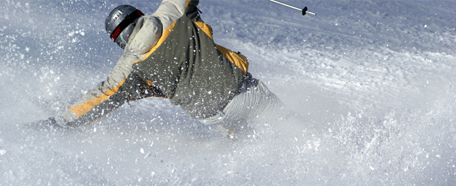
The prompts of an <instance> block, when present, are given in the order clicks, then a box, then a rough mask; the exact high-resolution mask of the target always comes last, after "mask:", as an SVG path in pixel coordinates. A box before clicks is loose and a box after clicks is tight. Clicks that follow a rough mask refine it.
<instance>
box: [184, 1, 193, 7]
mask: <svg viewBox="0 0 456 186" xmlns="http://www.w3.org/2000/svg"><path fill="white" fill-rule="evenodd" d="M190 1H192V0H187V4H186V5H185V9H187V8H188V4H190Z"/></svg>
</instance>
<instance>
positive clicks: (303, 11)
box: [302, 6, 307, 16]
mask: <svg viewBox="0 0 456 186" xmlns="http://www.w3.org/2000/svg"><path fill="white" fill-rule="evenodd" d="M306 13H307V6H306V7H304V8H303V9H302V16H305V15H306Z"/></svg>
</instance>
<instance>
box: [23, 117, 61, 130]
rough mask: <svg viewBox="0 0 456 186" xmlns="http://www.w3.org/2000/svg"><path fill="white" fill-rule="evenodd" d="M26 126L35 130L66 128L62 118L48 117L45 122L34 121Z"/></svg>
mask: <svg viewBox="0 0 456 186" xmlns="http://www.w3.org/2000/svg"><path fill="white" fill-rule="evenodd" d="M28 125H30V127H33V128H37V129H58V128H67V126H68V122H66V121H65V119H63V118H62V117H55V118H54V117H50V118H49V119H47V120H40V121H35V122H32V123H30V124H28Z"/></svg>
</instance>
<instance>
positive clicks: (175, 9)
mask: <svg viewBox="0 0 456 186" xmlns="http://www.w3.org/2000/svg"><path fill="white" fill-rule="evenodd" d="M198 3H199V0H163V1H162V3H161V4H160V6H159V7H158V9H157V10H156V11H155V13H153V14H152V16H155V17H158V18H159V19H160V21H161V22H162V24H163V28H167V27H168V26H169V25H171V24H172V23H173V22H174V21H176V20H177V19H179V18H180V17H182V16H184V15H185V13H186V10H187V9H188V8H189V7H196V5H198Z"/></svg>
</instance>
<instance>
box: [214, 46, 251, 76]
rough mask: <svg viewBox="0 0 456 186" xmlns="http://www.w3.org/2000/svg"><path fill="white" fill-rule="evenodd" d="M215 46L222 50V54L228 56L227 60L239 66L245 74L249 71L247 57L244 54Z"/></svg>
mask: <svg viewBox="0 0 456 186" xmlns="http://www.w3.org/2000/svg"><path fill="white" fill-rule="evenodd" d="M216 46H217V49H218V50H219V51H220V52H222V53H223V55H224V56H225V57H226V58H228V60H229V61H231V62H232V63H234V65H236V66H237V67H239V68H240V69H241V70H242V71H243V72H244V75H247V72H248V71H249V62H248V61H247V58H246V57H245V56H244V55H242V54H238V53H236V52H233V51H231V50H228V49H226V48H225V47H222V46H220V45H216Z"/></svg>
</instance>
